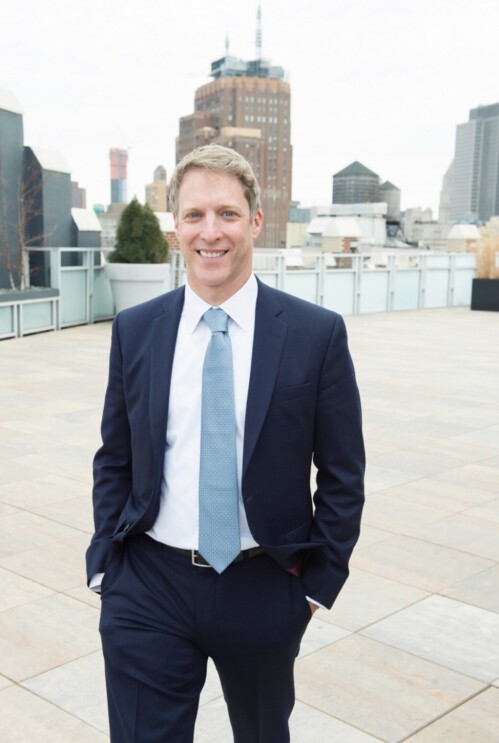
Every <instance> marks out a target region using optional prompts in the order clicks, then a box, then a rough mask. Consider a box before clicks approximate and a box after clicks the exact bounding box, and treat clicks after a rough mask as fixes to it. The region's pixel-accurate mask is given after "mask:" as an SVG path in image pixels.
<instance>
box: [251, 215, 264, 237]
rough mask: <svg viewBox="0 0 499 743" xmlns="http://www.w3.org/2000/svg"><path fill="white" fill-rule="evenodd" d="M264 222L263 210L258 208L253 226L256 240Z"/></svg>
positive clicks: (252, 230)
mask: <svg viewBox="0 0 499 743" xmlns="http://www.w3.org/2000/svg"><path fill="white" fill-rule="evenodd" d="M262 223H263V212H262V210H261V209H258V210H257V211H256V212H255V216H254V217H253V226H252V229H251V232H252V234H253V239H254V240H256V238H257V237H258V235H259V234H260V230H261V229H262Z"/></svg>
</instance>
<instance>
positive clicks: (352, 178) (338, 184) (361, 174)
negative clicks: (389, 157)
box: [333, 160, 380, 204]
mask: <svg viewBox="0 0 499 743" xmlns="http://www.w3.org/2000/svg"><path fill="white" fill-rule="evenodd" d="M379 201H380V198H379V176H378V175H377V174H376V173H373V171H372V170H369V168H366V166H365V165H362V163H359V162H358V161H357V160H356V161H355V162H353V163H351V164H350V165H348V166H347V167H346V168H343V170H340V171H339V172H338V173H335V174H334V175H333V204H370V203H371V204H375V203H377V202H379Z"/></svg>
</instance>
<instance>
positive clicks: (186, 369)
mask: <svg viewBox="0 0 499 743" xmlns="http://www.w3.org/2000/svg"><path fill="white" fill-rule="evenodd" d="M257 294H258V286H257V283H256V278H255V276H254V275H253V274H252V275H251V276H250V278H249V279H248V281H247V282H246V284H244V286H243V287H242V288H241V289H240V290H239V291H238V292H237V293H236V294H234V295H233V296H232V297H230V299H228V300H227V301H226V302H224V303H223V304H222V305H220V306H221V308H222V309H223V310H224V311H225V312H226V313H227V314H228V315H229V318H230V319H229V336H230V340H231V344H232V358H233V366H234V399H235V409H236V411H235V412H236V447H237V476H238V491H239V493H238V495H239V526H240V535H241V549H243V550H245V549H249V548H251V547H256V546H257V543H256V542H255V540H254V539H253V536H252V534H251V532H250V529H249V526H248V521H247V519H246V513H245V510H244V504H243V499H242V493H241V479H242V462H243V444H244V423H245V420H246V401H247V397H248V386H249V378H250V370H251V356H252V351H253V336H254V330H255V308H256V299H257ZM210 307H211V305H209V304H207V303H206V302H205V301H204V300H203V299H201V297H199V296H198V295H197V294H195V293H194V291H193V290H192V289H191V288H190V286H189V284H186V287H185V301H184V307H183V310H182V315H181V317H180V322H179V327H178V335H177V341H176V345H175V355H174V358H173V368H172V378H171V386H170V400H169V405H168V422H167V427H166V441H165V459H164V468H163V481H162V486H161V497H160V506H159V513H158V517H157V519H156V522H155V523H154V525H153V527H152V529H150V531H148V532H147V533H148V534H149V536H151V537H153V539H156V540H158V541H159V542H163V543H164V544H168V545H170V546H171V547H182V548H185V549H197V548H198V534H199V458H200V446H201V387H202V384H201V381H202V372H203V361H204V356H205V352H206V348H207V346H208V343H209V341H210V338H211V331H210V329H209V327H208V325H207V324H206V323H205V322H204V320H203V315H204V313H205V312H206V311H207V310H208V309H209V308H210Z"/></svg>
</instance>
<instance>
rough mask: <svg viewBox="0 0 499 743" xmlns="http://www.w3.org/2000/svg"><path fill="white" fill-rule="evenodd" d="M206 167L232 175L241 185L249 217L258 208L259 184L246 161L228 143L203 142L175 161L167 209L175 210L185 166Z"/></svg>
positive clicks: (188, 167)
mask: <svg viewBox="0 0 499 743" xmlns="http://www.w3.org/2000/svg"><path fill="white" fill-rule="evenodd" d="M193 168H206V170H212V171H215V172H220V173H229V174H230V175H233V176H235V177H236V178H237V179H238V181H239V182H240V183H241V186H242V187H243V191H244V196H245V197H246V200H247V202H248V204H249V208H250V216H251V219H253V217H254V216H255V212H256V211H257V210H258V209H260V187H259V185H258V181H257V179H256V176H255V174H254V173H253V170H252V168H251V165H250V164H249V162H248V161H247V160H246V159H245V158H244V157H243V156H242V155H240V154H239V152H236V151H235V150H232V149H231V148H230V147H223V146H222V145H220V144H206V145H203V146H202V147H197V148H196V149H195V150H192V152H189V154H188V155H186V156H185V157H183V158H182V160H181V161H180V162H179V163H178V164H177V166H176V167H175V170H174V171H173V175H172V177H171V181H170V188H169V191H168V201H169V204H170V210H171V211H172V212H173V213H174V214H177V213H178V199H179V191H180V186H181V184H182V180H183V178H184V176H185V174H186V173H187V171H188V170H191V169H193Z"/></svg>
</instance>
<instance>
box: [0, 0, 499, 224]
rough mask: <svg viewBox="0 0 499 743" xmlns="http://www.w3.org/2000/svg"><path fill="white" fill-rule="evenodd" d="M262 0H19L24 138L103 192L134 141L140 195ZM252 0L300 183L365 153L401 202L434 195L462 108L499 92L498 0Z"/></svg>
mask: <svg viewBox="0 0 499 743" xmlns="http://www.w3.org/2000/svg"><path fill="white" fill-rule="evenodd" d="M257 5H258V3H257V2H254V1H253V0H242V1H241V3H239V4H238V6H237V8H236V7H231V6H226V4H225V3H222V2H221V0H213V2H212V3H211V4H210V5H209V6H205V5H204V4H202V3H201V2H200V1H198V0H184V2H183V3H182V4H181V5H180V6H179V5H178V4H175V3H171V2H166V3H165V2H159V0H145V2H144V3H142V4H141V6H140V8H138V6H136V4H135V3H132V2H131V1H130V0H126V1H125V2H121V3H118V2H117V0H109V2H108V3H106V4H97V2H96V1H95V0H90V2H88V3H86V4H85V6H82V5H80V4H78V6H75V7H73V6H71V5H68V4H64V5H63V3H62V1H61V0H47V1H46V2H45V3H44V4H43V7H40V5H38V4H35V3H34V1H33V0H25V1H24V2H22V3H20V4H18V5H16V6H14V5H12V6H11V7H9V8H8V9H7V10H6V11H5V12H4V19H3V20H4V22H3V23H2V28H1V29H0V69H1V70H2V76H1V77H0V85H1V86H2V87H4V88H7V89H10V90H11V91H12V92H13V93H14V94H15V95H16V96H17V98H18V99H19V102H20V104H21V106H22V108H23V111H24V126H25V142H26V143H27V144H28V145H31V146H43V147H47V148H50V149H55V150H58V151H60V152H61V153H62V154H63V155H64V156H65V158H66V159H67V161H68V162H69V164H70V167H71V173H72V178H73V180H77V181H78V182H79V184H80V186H81V187H83V188H85V189H86V190H87V203H88V204H89V205H91V204H93V203H96V202H103V203H108V201H109V170H108V162H109V161H108V151H109V149H110V148H113V147H118V148H124V149H129V173H128V193H129V196H130V197H132V196H133V195H134V194H136V195H137V196H138V197H139V199H140V200H141V201H143V200H144V196H145V193H144V191H145V185H146V184H147V183H149V182H150V177H151V173H152V172H153V171H154V169H155V168H156V167H157V166H158V165H159V164H163V165H164V166H165V167H166V169H167V171H168V173H169V174H170V173H171V171H172V169H173V165H174V161H175V137H176V135H177V134H178V120H179V118H180V117H181V116H185V115H187V114H189V113H190V112H191V111H192V110H193V103H194V92H195V90H196V88H197V87H199V86H200V85H203V84H204V83H206V82H209V80H210V79H211V78H210V77H209V71H210V65H211V62H212V61H214V60H216V59H218V58H220V57H222V56H223V55H224V53H225V38H226V36H227V35H228V37H229V42H230V54H232V55H234V56H237V57H241V58H243V59H253V58H254V57H255V30H256V9H257ZM261 6H262V20H263V53H264V57H267V58H269V59H271V60H272V62H273V64H276V65H280V66H282V67H284V69H285V70H286V72H287V74H288V76H289V77H288V80H289V82H290V84H291V101H292V102H291V142H292V145H293V199H297V200H300V201H301V202H303V203H311V202H316V203H322V204H327V203H329V202H330V189H331V177H332V175H333V173H335V172H337V171H339V170H341V169H342V168H344V167H346V166H347V165H348V164H349V163H350V162H352V161H354V160H359V161H360V162H362V163H363V164H364V165H366V166H367V167H368V168H370V169H372V170H374V171H375V172H376V173H379V175H380V177H381V179H382V180H386V179H389V180H390V181H391V182H393V183H395V184H396V185H397V186H398V187H399V188H400V189H401V192H402V208H407V207H415V206H423V207H425V206H431V207H432V208H433V210H434V211H436V210H437V209H438V197H439V192H440V189H441V186H442V178H443V175H444V173H445V171H446V170H447V168H448V166H449V163H450V161H451V160H452V157H453V152H454V142H455V131H456V126H457V124H459V123H462V122H464V121H466V120H467V118H468V112H469V110H470V109H471V108H475V107H477V106H478V105H490V104H493V103H496V102H497V99H498V94H497V86H496V83H495V80H494V78H495V74H494V70H496V69H497V68H498V66H499V65H498V62H499V48H498V45H497V44H496V42H495V38H494V34H495V31H494V29H495V27H496V22H497V19H498V18H499V11H498V10H497V5H496V3H495V2H493V1H492V0H477V1H476V2H475V3H474V4H473V5H472V6H471V7H470V6H469V5H468V4H466V3H461V2H458V3H452V4H451V3H450V2H448V0H434V2H431V4H430V1H429V0H423V2H421V3H419V4H418V5H417V6H415V4H414V3H413V2H408V1H407V0H399V1H398V2H395V1H394V0H387V1H386V2H385V3H384V4H383V5H382V6H378V5H375V4H373V3H372V2H371V3H369V2H368V0H350V2H346V0H338V1H337V2H335V3H333V4H331V3H327V2H325V1H324V0H311V2H309V3H307V4H304V3H299V2H297V0H296V1H293V0H291V2H290V3H289V4H288V6H287V10H286V16H285V18H282V13H281V12H280V9H279V5H278V3H277V0H263V2H262V3H261ZM139 13H140V15H139ZM55 18H57V19H58V20H59V23H58V24H57V26H56V25H55V23H54V19H55ZM208 29H210V30H208Z"/></svg>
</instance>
